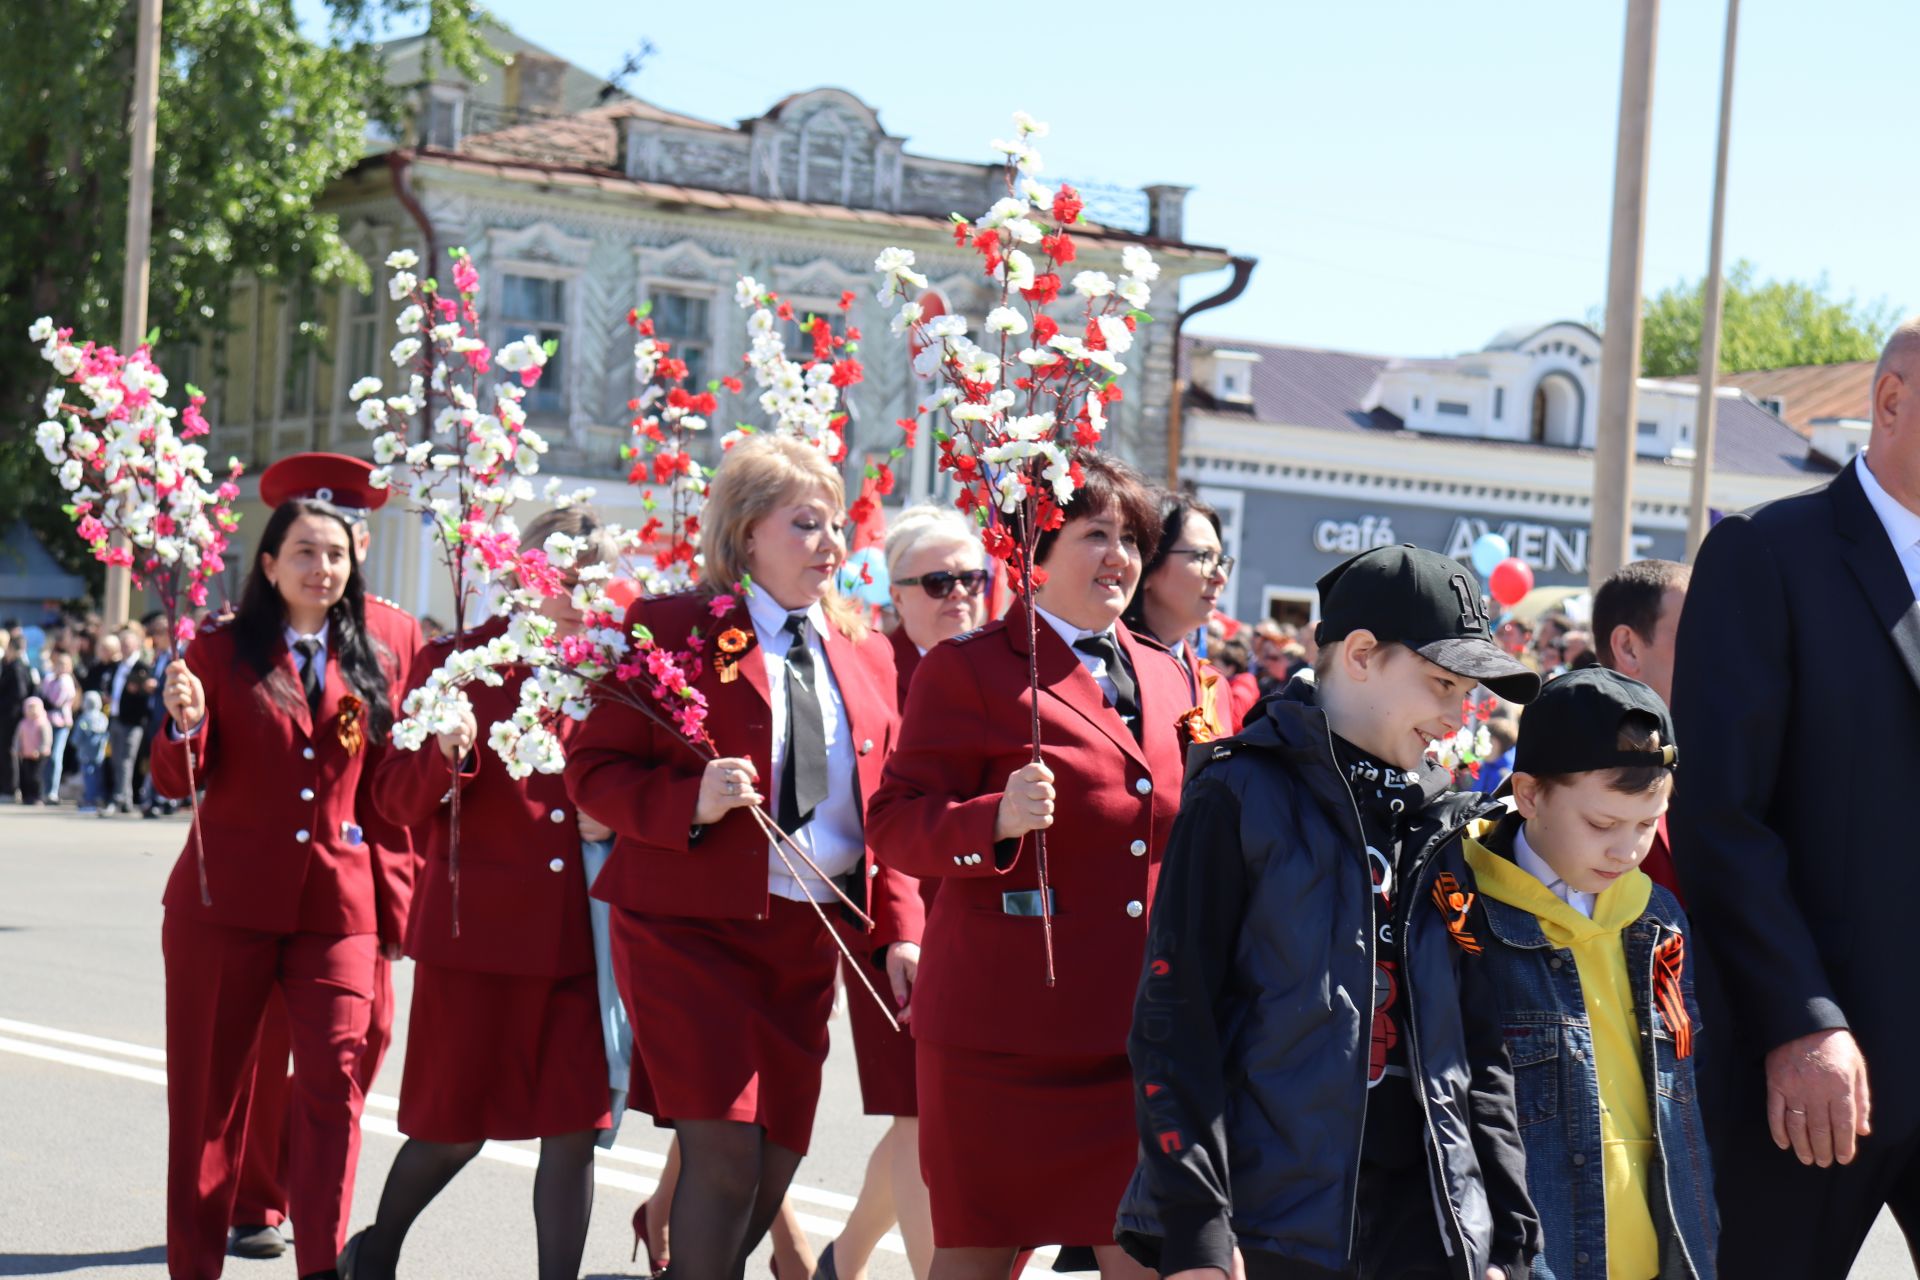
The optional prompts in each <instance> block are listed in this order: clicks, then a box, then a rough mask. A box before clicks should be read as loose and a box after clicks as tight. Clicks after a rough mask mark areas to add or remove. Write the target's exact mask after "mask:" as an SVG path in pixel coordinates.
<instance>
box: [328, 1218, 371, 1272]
mask: <svg viewBox="0 0 1920 1280" xmlns="http://www.w3.org/2000/svg"><path fill="white" fill-rule="evenodd" d="M366 1238H367V1232H366V1228H364V1227H362V1228H361V1229H360V1230H359V1231H356V1232H355V1233H354V1235H353V1238H352V1239H350V1240H348V1241H347V1247H346V1248H344V1249H342V1250H341V1251H340V1256H339V1257H338V1258H336V1259H334V1263H333V1269H334V1270H335V1271H337V1272H339V1273H340V1280H353V1268H354V1265H355V1264H356V1263H358V1262H359V1260H360V1242H361V1241H362V1240H365V1239H366Z"/></svg>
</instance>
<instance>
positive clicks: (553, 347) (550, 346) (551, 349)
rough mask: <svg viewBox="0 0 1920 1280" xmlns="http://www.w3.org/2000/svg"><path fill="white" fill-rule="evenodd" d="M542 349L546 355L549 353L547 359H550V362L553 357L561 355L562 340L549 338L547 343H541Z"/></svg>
mask: <svg viewBox="0 0 1920 1280" xmlns="http://www.w3.org/2000/svg"><path fill="white" fill-rule="evenodd" d="M540 349H541V350H542V351H544V352H546V353H547V359H549V360H551V359H553V357H554V356H555V355H557V354H559V351H560V339H558V338H548V339H547V340H546V341H545V342H543V343H541V344H540Z"/></svg>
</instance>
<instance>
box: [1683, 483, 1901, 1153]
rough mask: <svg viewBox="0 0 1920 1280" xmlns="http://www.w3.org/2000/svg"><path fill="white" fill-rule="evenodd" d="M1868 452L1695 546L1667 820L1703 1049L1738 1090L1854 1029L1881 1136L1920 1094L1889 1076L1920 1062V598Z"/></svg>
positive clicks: (1893, 1129) (1896, 1134)
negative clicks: (1690, 943) (1869, 487)
mask: <svg viewBox="0 0 1920 1280" xmlns="http://www.w3.org/2000/svg"><path fill="white" fill-rule="evenodd" d="M1859 465H1860V463H1859V462H1857V461H1856V462H1854V463H1853V464H1851V465H1850V466H1849V467H1848V468H1847V469H1846V470H1844V471H1842V472H1841V473H1840V474H1839V475H1838V476H1837V477H1835V478H1834V480H1833V481H1832V483H1830V484H1828V485H1827V486H1825V487H1824V488H1821V489H1816V490H1813V491H1811V492H1808V493H1802V494H1797V495H1795V496H1794V497H1791V498H1784V499H1781V500H1780V501H1778V502H1773V503H1769V504H1767V505H1766V506H1763V507H1759V508H1756V509H1755V510H1753V511H1749V512H1746V513H1743V514H1741V515H1735V516H1729V517H1728V518H1726V519H1724V520H1722V521H1721V522H1720V523H1719V524H1718V525H1717V526H1715V528H1714V530H1713V532H1712V534H1711V535H1709V536H1708V538H1707V540H1706V543H1705V545H1704V546H1702V547H1701V549H1700V555H1699V558H1698V560H1697V561H1696V564H1695V568H1694V574H1693V583H1692V586H1691V587H1690V588H1689V590H1688V592H1687V604H1686V610H1685V612H1684V613H1683V614H1682V615H1681V619H1680V635H1679V653H1678V658H1677V662H1676V669H1675V673H1674V682H1673V683H1674V706H1673V710H1674V722H1675V723H1674V730H1675V733H1676V734H1677V735H1678V737H1679V740H1680V741H1679V746H1680V774H1679V778H1678V782H1679V785H1678V787H1677V788H1676V790H1675V796H1674V808H1673V815H1672V823H1671V827H1672V835H1673V855H1674V863H1675V865H1676V866H1677V867H1678V868H1679V872H1680V880H1681V883H1682V884H1683V885H1684V886H1685V888H1686V891H1687V901H1688V904H1689V911H1690V912H1691V914H1692V916H1693V920H1694V926H1695V932H1696V935H1697V937H1698V941H1699V946H1700V948H1701V949H1702V950H1703V951H1704V952H1705V956H1704V960H1705V961H1706V963H1707V967H1708V968H1709V969H1710V970H1711V971H1712V975H1713V977H1714V978H1715V979H1716V981H1714V982H1710V983H1707V984H1705V985H1704V986H1703V988H1702V991H1703V995H1704V996H1707V997H1708V998H1709V1000H1710V1003H1709V1005H1708V1007H1707V1008H1706V1010H1705V1014H1704V1018H1705V1022H1706V1036H1705V1037H1704V1038H1703V1045H1704V1046H1706V1047H1708V1048H1709V1049H1710V1050H1712V1051H1713V1052H1715V1053H1716V1054H1719V1055H1724V1058H1723V1066H1724V1068H1725V1069H1726V1070H1728V1071H1731V1072H1732V1073H1733V1074H1732V1075H1731V1076H1729V1077H1728V1084H1729V1086H1730V1087H1732V1088H1734V1089H1735V1090H1737V1091H1739V1093H1740V1094H1742V1095H1745V1094H1750V1093H1751V1091H1752V1090H1754V1089H1755V1088H1756V1087H1757V1084H1758V1079H1759V1074H1760V1065H1759V1060H1760V1058H1761V1057H1763V1056H1764V1055H1765V1053H1766V1051H1767V1050H1769V1049H1771V1048H1773V1047H1775V1046H1777V1045H1780V1044H1784V1043H1785V1042H1787V1041H1789V1040H1793V1039H1796V1038H1798V1037H1800V1036H1804V1035H1807V1034H1810V1033H1812V1032H1815V1031H1819V1030H1822V1029H1825V1028H1833V1027H1850V1028H1851V1029H1852V1031H1853V1033H1854V1035H1855V1037H1856V1038H1857V1039H1858V1040H1859V1042H1860V1045H1861V1048H1862V1050H1863V1051H1864V1053H1865V1054H1866V1059H1867V1067H1868V1070H1869V1072H1870V1073H1872V1079H1873V1083H1874V1099H1873V1101H1874V1114H1873V1118H1874V1131H1875V1135H1876V1137H1877V1138H1878V1139H1879V1140H1880V1141H1881V1142H1888V1141H1892V1142H1899V1141H1903V1140H1904V1138H1905V1136H1907V1135H1911V1134H1912V1133H1914V1132H1915V1131H1916V1130H1920V1090H1916V1089H1913V1088H1911V1087H1906V1086H1902V1085H1900V1084H1899V1083H1898V1082H1900V1081H1903V1080H1904V1081H1908V1082H1910V1081H1911V1080H1912V1078H1913V1076H1912V1073H1913V1070H1914V1063H1915V1061H1916V1059H1917V1058H1920V1020H1916V1018H1915V1016H1914V1011H1915V1001H1914V995H1913V991H1914V988H1913V977H1912V969H1913V956H1914V944H1913V932H1914V930H1913V911H1914V905H1915V903H1916V902H1920V837H1916V835H1915V822H1914V797H1915V794H1916V779H1920V605H1916V604H1915V602H1914V596H1913V592H1912V589H1911V588H1910V587H1909V585H1908V582H1907V578H1906V575H1905V573H1904V572H1903V571H1902V569H1901V567H1900V562H1899V559H1898V557H1897V556H1896V554H1895V552H1894V549H1893V544H1892V542H1891V541H1890V540H1889V539H1888V537H1887V534H1886V530H1885V528H1884V526H1882V525H1881V523H1880V520H1879V517H1878V516H1876V515H1875V514H1874V511H1873V508H1872V507H1871V506H1870V505H1869V504H1868V502H1867V497H1866V493H1865V491H1864V490H1863V489H1862V488H1861V487H1860V481H1859V478H1858V477H1857V476H1856V475H1855V474H1854V470H1853V468H1854V467H1857V466H1859ZM1748 1101H1750V1099H1749V1098H1745V1097H1738V1096H1737V1097H1736V1098H1735V1099H1734V1105H1740V1106H1743V1107H1744V1106H1745V1105H1746V1103H1747V1102H1748ZM1755 1122H1756V1123H1757V1122H1758V1116H1757V1115H1756V1116H1755Z"/></svg>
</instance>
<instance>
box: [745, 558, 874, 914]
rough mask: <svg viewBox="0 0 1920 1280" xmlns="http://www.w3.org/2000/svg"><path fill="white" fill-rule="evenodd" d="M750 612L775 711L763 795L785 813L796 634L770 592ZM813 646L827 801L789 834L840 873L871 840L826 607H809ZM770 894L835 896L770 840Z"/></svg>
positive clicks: (751, 603) (752, 597) (820, 863)
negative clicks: (864, 826) (790, 657)
mask: <svg viewBox="0 0 1920 1280" xmlns="http://www.w3.org/2000/svg"><path fill="white" fill-rule="evenodd" d="M747 615H748V616H749V617H750V618H752V620H753V634H754V638H755V640H756V642H757V643H756V645H755V647H756V648H757V649H758V651H759V653H760V660H761V661H762V662H764V663H765V664H766V670H767V703H768V710H769V711H770V712H771V713H772V715H771V718H772V722H773V744H772V750H771V751H770V752H769V753H768V762H769V764H771V766H772V768H773V776H771V777H768V778H762V779H761V780H760V786H759V791H760V794H761V795H763V796H765V797H767V799H768V800H769V801H771V802H772V808H773V812H774V814H775V816H776V817H777V816H778V815H779V812H780V771H781V769H782V768H783V767H784V766H785V764H786V760H787V650H788V649H790V648H791V647H792V645H793V633H792V632H790V631H788V630H787V611H786V610H785V609H783V608H781V607H780V605H779V603H778V602H777V601H775V600H774V598H773V597H772V596H770V595H768V594H767V593H766V592H765V591H761V590H754V591H751V592H749V593H748V594H747ZM807 622H808V624H809V626H808V631H807V649H808V651H809V652H811V653H812V654H813V669H814V671H815V673H816V675H815V682H816V685H817V692H818V694H819V696H820V719H821V722H822V724H823V725H824V726H825V729H826V735H827V798H826V799H825V800H822V801H821V802H820V805H819V807H818V808H816V809H815V810H814V811H813V817H812V818H811V819H810V820H809V821H808V822H807V823H806V825H805V826H803V827H801V828H800V829H799V830H798V831H789V832H788V833H787V834H788V835H790V836H792V837H793V842H794V843H795V844H797V845H799V846H800V847H801V848H802V849H805V850H806V851H807V856H808V857H810V858H812V859H813V861H814V865H815V866H817V867H819V868H820V870H821V872H822V873H824V874H825V875H828V876H842V875H845V874H846V873H847V872H849V871H851V870H853V869H854V868H855V867H856V866H859V865H860V861H861V859H862V857H863V856H864V854H865V849H866V837H865V835H864V834H863V833H862V831H861V828H860V801H859V796H858V794H857V791H858V788H859V785H860V784H859V772H858V760H857V758H856V757H855V755H854V752H853V730H852V728H851V727H850V726H849V725H848V724H847V705H846V703H845V701H844V700H842V698H841V697H840V686H839V684H838V683H836V682H835V680H834V678H833V667H832V666H831V665H829V664H828V662H827V650H826V644H825V642H824V641H823V640H822V639H821V636H822V635H823V633H824V632H825V630H826V628H827V627H829V626H831V625H833V624H832V623H830V622H828V621H827V614H826V610H824V609H822V608H821V607H820V606H819V605H817V604H816V605H814V606H813V607H812V608H810V609H808V610H807ZM781 853H785V854H786V856H787V857H788V858H789V859H792V861H793V863H794V869H795V870H797V871H798V872H799V873H800V878H799V879H795V878H794V877H793V876H792V875H791V874H789V873H788V871H787V866H786V863H784V862H782V861H781V860H780V856H781ZM767 891H768V892H769V893H771V894H773V895H774V896H775V897H779V898H787V899H789V900H791V901H794V902H801V901H804V900H806V899H807V898H812V899H813V900H814V901H815V902H825V901H827V900H828V899H830V898H832V897H833V891H832V890H831V889H829V888H827V886H826V885H825V884H823V883H821V882H820V880H818V879H817V878H816V877H815V876H814V874H813V872H811V871H809V870H808V869H807V866H806V864H805V863H803V862H801V861H800V860H799V859H798V858H795V857H794V856H793V853H792V851H791V850H782V849H778V848H777V847H776V846H775V845H774V844H773V842H772V841H768V842H767Z"/></svg>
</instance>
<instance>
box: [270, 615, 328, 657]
mask: <svg viewBox="0 0 1920 1280" xmlns="http://www.w3.org/2000/svg"><path fill="white" fill-rule="evenodd" d="M332 625H333V624H332V623H331V622H323V623H321V624H320V629H319V630H318V631H316V632H314V633H313V634H312V635H302V634H301V633H300V632H298V631H295V630H294V629H293V627H292V626H291V625H289V626H287V627H286V628H284V629H283V631H282V634H283V635H285V636H286V638H287V652H288V653H294V652H296V650H295V649H294V647H293V646H294V645H296V644H299V643H300V642H301V641H302V640H318V641H319V642H320V653H321V654H322V656H324V655H325V654H326V652H327V629H328V628H329V627H331V626H332Z"/></svg>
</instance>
